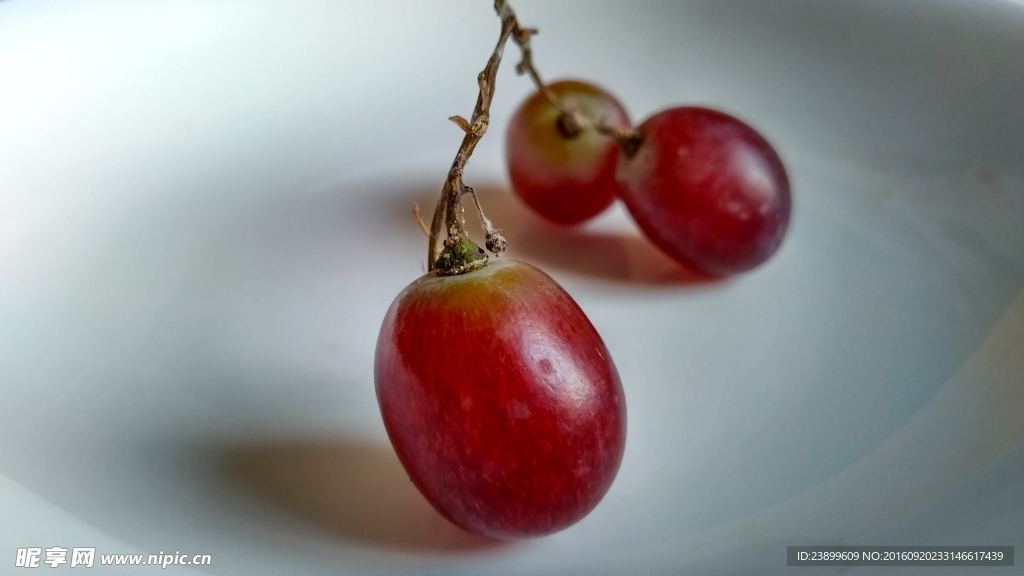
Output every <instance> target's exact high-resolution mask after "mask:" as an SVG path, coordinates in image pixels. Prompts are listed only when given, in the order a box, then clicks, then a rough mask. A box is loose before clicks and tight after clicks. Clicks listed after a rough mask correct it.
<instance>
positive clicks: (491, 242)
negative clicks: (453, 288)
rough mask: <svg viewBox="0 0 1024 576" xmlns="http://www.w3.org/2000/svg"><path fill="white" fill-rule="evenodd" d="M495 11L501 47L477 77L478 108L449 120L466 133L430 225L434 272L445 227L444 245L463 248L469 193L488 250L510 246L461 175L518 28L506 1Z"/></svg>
mask: <svg viewBox="0 0 1024 576" xmlns="http://www.w3.org/2000/svg"><path fill="white" fill-rule="evenodd" d="M494 11H495V12H497V13H498V16H499V17H500V18H501V34H500V35H499V36H498V44H497V45H496V46H495V47H494V52H492V53H491V57H490V58H489V59H488V60H487V65H486V66H484V69H483V70H482V71H481V72H480V73H479V74H477V77H476V82H477V85H478V86H479V88H480V93H479V95H478V96H477V99H476V107H475V108H474V109H473V115H472V116H471V117H470V119H469V120H466V119H465V118H463V117H461V116H452V117H451V118H450V120H451V121H452V122H454V123H455V124H456V125H458V126H459V128H461V129H462V131H463V132H465V136H463V138H462V144H460V145H459V151H458V153H457V154H456V155H455V160H454V161H453V162H452V167H451V169H449V170H448V178H447V179H446V180H445V183H444V187H443V188H442V189H441V198H440V199H438V201H437V207H436V208H435V209H434V218H433V221H432V222H431V224H430V240H429V242H430V245H429V247H428V249H427V267H428V270H433V269H434V268H435V266H436V263H437V259H438V256H439V255H440V253H441V246H440V244H441V243H440V242H439V240H440V238H441V230H442V227H444V228H445V229H447V237H446V238H445V240H444V246H445V247H447V248H454V247H456V246H459V245H460V241H461V240H462V237H463V236H464V235H465V234H466V217H465V214H464V212H465V210H464V208H463V205H462V197H463V196H464V195H466V194H470V195H472V197H473V200H474V203H475V204H476V206H477V213H478V215H479V216H480V221H481V222H482V223H483V225H484V234H485V235H486V245H487V248H488V250H491V251H492V252H493V253H494V254H501V252H503V251H504V250H505V248H506V247H507V246H508V243H507V242H506V241H505V239H504V238H503V237H502V236H501V234H499V233H498V231H497V230H495V229H494V227H493V226H492V225H491V222H490V220H488V219H487V217H486V216H485V215H484V212H483V209H482V208H480V201H479V199H478V198H477V197H476V193H475V192H474V191H473V189H472V188H470V187H469V186H466V185H465V184H464V183H463V181H462V173H463V172H464V171H465V170H466V163H467V162H468V161H469V157H470V156H472V155H473V150H474V149H476V145H477V143H479V142H480V139H481V138H483V136H484V133H486V132H487V125H488V123H489V122H490V119H491V100H492V99H493V98H494V83H495V78H496V77H497V75H498V65H499V64H501V56H502V54H503V53H504V51H505V44H506V43H507V42H508V39H509V37H511V36H512V34H513V33H514V32H515V30H516V29H518V28H519V22H518V21H517V20H516V15H515V12H513V11H512V8H510V7H509V5H508V4H507V3H506V2H505V0H494Z"/></svg>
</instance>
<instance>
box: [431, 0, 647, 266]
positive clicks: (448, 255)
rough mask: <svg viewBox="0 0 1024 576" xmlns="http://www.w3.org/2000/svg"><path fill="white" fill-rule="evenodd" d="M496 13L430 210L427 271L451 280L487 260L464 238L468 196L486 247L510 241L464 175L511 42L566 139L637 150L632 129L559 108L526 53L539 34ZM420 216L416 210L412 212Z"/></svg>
mask: <svg viewBox="0 0 1024 576" xmlns="http://www.w3.org/2000/svg"><path fill="white" fill-rule="evenodd" d="M494 11H495V12H497V13H498V17H499V18H501V34H500V35H499V36H498V43H497V45H496V46H495V47H494V52H492V53H491V57H490V58H489V59H488V60H487V65H486V66H484V69H483V70H482V71H481V72H480V73H479V74H478V75H477V77H476V81H477V85H478V86H479V88H480V93H479V95H478V96H477V99H476V106H475V107H474V109H473V115H472V116H471V117H470V119H469V120H466V119H465V118H463V117H462V116H452V117H451V118H449V120H451V121H452V122H454V123H455V124H456V125H458V126H459V128H461V129H462V131H463V132H464V133H465V136H464V137H463V138H462V144H460V145H459V151H458V153H457V154H456V155H455V160H454V161H453V162H452V167H451V169H449V170H448V178H447V179H446V180H445V183H444V187H443V188H442V189H441V197H440V198H439V199H438V201H437V206H436V207H435V209H434V217H433V220H432V221H431V225H430V239H429V243H430V244H429V247H428V250H427V266H428V270H435V269H436V271H437V273H438V274H442V275H453V274H462V273H464V272H468V271H470V270H474V269H476V268H479V267H481V266H483V265H485V264H486V263H487V256H486V255H485V254H484V253H483V250H481V249H480V248H479V247H478V246H476V244H474V243H473V242H472V241H471V240H469V238H468V236H467V235H466V229H465V228H466V217H465V210H464V207H463V203H462V198H463V196H465V195H467V194H469V195H470V197H471V198H472V199H473V204H474V207H475V208H476V211H477V215H478V216H479V218H480V223H481V224H482V225H483V228H484V235H485V238H484V240H485V246H486V247H487V249H488V250H490V251H491V252H492V253H494V254H495V255H500V254H501V253H502V252H504V251H505V249H506V248H507V247H508V242H506V241H505V238H504V237H502V235H501V234H499V233H498V231H497V230H496V229H495V228H494V226H493V225H492V224H491V221H490V220H489V219H488V218H487V216H486V215H485V214H484V211H483V208H482V207H481V206H480V199H479V198H478V197H477V195H476V192H475V191H474V190H473V189H472V188H471V187H469V186H467V185H466V184H465V183H464V182H463V181H462V174H463V172H464V171H465V169H466V163H467V162H468V161H469V158H470V156H472V155H473V150H474V149H476V145H477V144H478V143H479V142H480V140H481V139H482V138H483V136H484V133H486V132H487V126H488V124H489V123H490V110H491V100H492V99H493V98H494V84H495V79H496V78H497V75H498V66H499V65H500V64H501V57H502V54H503V53H504V51H505V44H506V43H507V42H508V40H509V38H511V39H512V40H513V41H514V42H515V43H516V44H517V45H518V46H519V49H520V52H521V53H522V59H521V60H520V61H519V64H517V65H516V72H517V73H518V74H523V73H526V74H528V75H529V76H530V78H531V79H532V80H533V82H534V84H536V86H537V89H538V90H540V92H541V93H542V94H544V96H545V98H547V100H548V101H549V102H551V104H552V105H553V106H554V107H555V108H556V109H558V111H559V112H561V113H562V115H561V118H560V119H559V122H560V124H561V126H560V127H561V129H562V131H563V133H565V134H566V136H567V137H572V136H574V135H575V134H578V133H579V132H580V131H583V130H587V129H591V128H593V129H595V130H597V131H599V132H601V133H602V134H605V135H607V136H610V137H612V138H614V139H615V140H617V141H618V142H619V144H620V145H621V146H622V147H623V148H624V149H626V150H630V149H633V148H635V147H636V145H637V136H636V133H635V132H634V131H633V130H632V129H631V128H622V127H615V126H610V125H608V124H606V123H605V121H604V120H603V119H598V120H595V119H592V118H588V117H586V116H585V115H583V114H581V113H580V112H578V111H576V110H574V109H572V108H569V107H567V106H565V105H563V104H562V103H561V102H559V100H558V99H557V98H556V97H555V95H554V94H553V93H552V92H551V90H549V89H548V87H547V86H545V85H544V82H543V81H542V80H541V78H540V74H538V72H537V69H536V68H535V67H534V65H533V52H532V50H531V48H530V37H531V36H533V35H534V34H536V33H537V30H535V29H532V28H523V27H522V26H521V25H520V24H519V21H518V20H517V19H516V15H515V12H513V11H512V8H511V7H510V6H509V5H508V3H507V2H506V0H494ZM415 210H416V213H417V214H418V208H416V209H415ZM442 230H446V231H447V235H446V237H445V239H444V242H443V245H444V248H443V249H442V248H441V244H442V242H441V241H440V240H441V233H442Z"/></svg>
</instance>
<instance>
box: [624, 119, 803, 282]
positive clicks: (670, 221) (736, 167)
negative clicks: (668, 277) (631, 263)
mask: <svg viewBox="0 0 1024 576" xmlns="http://www.w3.org/2000/svg"><path fill="white" fill-rule="evenodd" d="M637 131H638V135H639V146H638V147H637V148H636V149H635V151H633V152H632V153H631V154H625V153H624V154H622V155H621V156H620V158H619V164H618V167H617V170H616V179H617V181H618V184H619V194H620V196H621V198H622V200H623V201H624V202H625V204H626V207H627V208H628V209H629V212H630V214H631V215H632V216H633V219H634V220H636V222H637V224H638V225H639V226H640V228H641V229H642V230H643V231H644V233H645V234H646V235H647V237H648V238H650V239H651V241H653V242H654V244H656V245H657V246H658V247H660V248H661V249H662V250H664V251H665V252H666V253H668V254H669V255H670V256H672V257H673V258H675V259H676V260H678V261H680V262H682V263H683V264H686V265H689V266H691V267H693V268H696V269H699V270H702V271H704V272H706V273H708V274H711V275H714V276H727V275H730V274H735V273H738V272H743V271H745V270H749V269H751V268H753V267H755V266H757V265H759V264H761V263H762V262H764V261H765V260H767V259H768V258H769V257H770V256H771V255H772V254H773V253H774V252H775V251H776V249H777V248H778V247H779V245H780V244H781V243H782V238H783V236H785V234H786V229H787V227H788V225H789V215H790V202H791V201H790V191H789V179H788V177H787V176H786V170H785V168H784V167H783V165H782V161H781V160H780V159H779V156H778V155H777V154H776V153H775V150H774V149H772V147H771V145H769V144H768V142H767V141H766V140H765V139H764V138H763V137H761V135H760V134H758V133H757V132H756V131H754V129H752V128H751V127H749V126H747V125H746V124H744V123H743V122H741V121H739V120H737V119H736V118H733V117H732V116H729V115H727V114H724V113H722V112H718V111H716V110H710V109H707V108H697V107H678V108H670V109H668V110H664V111H662V112H659V113H657V114H655V115H653V116H651V117H650V118H648V119H647V120H645V121H644V122H643V124H641V125H640V126H639V127H638V128H637Z"/></svg>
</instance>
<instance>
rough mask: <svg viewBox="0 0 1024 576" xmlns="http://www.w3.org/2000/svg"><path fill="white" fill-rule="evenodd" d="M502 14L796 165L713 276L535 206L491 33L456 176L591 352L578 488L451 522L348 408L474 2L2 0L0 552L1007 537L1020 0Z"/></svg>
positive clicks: (302, 555) (518, 95)
mask: <svg viewBox="0 0 1024 576" xmlns="http://www.w3.org/2000/svg"><path fill="white" fill-rule="evenodd" d="M512 6H513V7H514V8H515V9H516V10H517V11H518V13H519V15H520V18H521V20H522V21H523V23H524V24H526V25H529V26H536V27H538V28H540V30H541V34H540V35H539V36H537V37H536V39H535V41H534V48H535V52H536V54H535V59H536V63H537V65H538V67H539V69H540V71H541V73H542V74H544V75H546V77H547V78H549V79H555V78H559V77H565V76H575V77H583V78H589V79H593V80H594V81H596V82H598V83H600V84H603V85H605V86H607V87H608V88H609V89H610V90H612V91H613V92H615V93H616V94H617V95H618V96H619V97H620V99H621V100H622V101H623V103H624V104H625V105H626V107H627V109H629V110H630V112H631V114H632V115H633V117H634V118H636V119H637V120H639V119H641V118H643V117H645V116H647V115H648V114H650V113H653V112H654V111H657V110H658V109H660V108H663V107H667V106H670V105H674V104H683V103H687V104H703V105H710V106H714V107H717V108H721V109H723V110H726V111H728V112H731V113H733V114H735V115H737V116H739V117H741V118H743V119H745V120H747V121H748V122H749V123H751V124H752V125H754V126H755V127H757V128H758V129H759V130H760V131H761V132H762V133H764V134H765V135H766V136H767V137H768V139H769V140H771V141H772V142H773V143H774V144H775V145H776V147H777V149H778V150H779V152H780V154H781V156H782V157H783V159H784V161H785V162H786V163H787V166H788V168H789V170H790V176H791V179H792V182H793V193H794V214H793V223H792V226H791V228H790V231H789V234H788V236H787V239H786V241H785V242H784V244H783V246H782V248H781V250H780V251H779V253H778V254H777V255H776V256H775V257H774V258H773V259H772V260H771V261H769V262H768V263H767V264H766V265H765V266H763V267H761V268H760V269H757V270H755V271H753V272H751V273H749V274H746V275H743V276H741V277H738V278H734V279H730V280H728V281H721V282H699V281H696V280H695V279H694V277H693V276H692V275H691V274H688V273H687V272H685V271H683V270H681V269H680V268H678V267H677V266H676V265H674V264H673V263H672V262H671V261H670V260H668V259H667V258H666V257H664V256H662V255H661V254H659V253H658V252H657V251H656V250H655V249H654V248H653V247H651V246H650V245H649V244H648V243H647V242H646V241H645V240H644V239H643V238H642V237H641V236H640V235H639V234H638V233H637V232H636V230H635V228H634V226H633V224H632V223H631V221H630V220H629V217H628V215H627V214H626V213H625V212H624V210H623V209H622V208H621V207H615V208H613V209H611V210H610V211H609V212H607V213H606V214H604V215H602V216H601V217H599V218H598V219H597V220H595V221H593V222H592V223H590V224H588V225H587V226H585V227H582V228H579V229H574V230H562V229H557V228H553V227H551V226H547V225H545V224H543V223H541V222H539V221H538V220H537V219H536V217H534V216H532V215H531V214H530V213H528V212H527V211H526V210H525V209H524V208H523V207H522V206H521V205H520V204H519V203H518V202H517V201H516V200H515V199H514V198H513V197H511V195H510V193H509V192H508V188H507V186H508V185H507V178H506V175H505V173H504V168H503V163H502V153H503V150H502V135H503V130H504V123H505V122H507V119H508V118H509V116H510V114H511V112H512V110H513V109H514V107H515V106H516V105H517V104H518V102H519V101H520V100H521V99H522V98H523V97H524V96H525V95H526V94H528V93H529V92H530V90H531V87H530V84H529V82H528V80H527V79H526V78H521V77H517V76H516V75H515V74H514V72H513V70H512V69H513V65H514V63H515V61H516V60H517V59H518V53H517V50H516V49H515V48H514V47H511V46H510V47H509V48H508V50H507V51H506V61H505V63H504V66H503V68H502V71H501V73H500V75H499V80H498V91H497V96H496V100H495V103H494V107H493V110H492V114H493V116H492V124H491V132H490V133H489V134H488V135H487V137H486V138H485V139H484V141H483V143H482V144H481V146H480V148H479V150H478V152H477V154H476V155H474V157H473V159H472V161H471V162H470V165H469V169H468V171H467V176H466V178H467V182H468V183H469V184H471V185H473V186H475V187H476V188H477V189H478V190H479V191H480V192H481V196H482V200H483V202H484V205H485V208H486V209H488V212H489V215H490V217H491V219H492V220H494V221H495V223H496V225H497V226H498V227H500V228H502V229H504V231H505V232H506V235H507V237H508V239H509V242H510V244H511V248H510V250H509V253H508V254H509V256H510V257H513V258H518V259H522V260H527V261H530V262H533V263H535V264H537V265H538V266H540V267H542V268H543V269H545V270H546V271H547V272H548V273H549V274H551V275H552V276H553V277H554V278H555V279H557V280H558V281H559V282H561V283H562V284H563V285H564V286H565V287H566V288H567V289H568V290H569V292H570V293H571V294H573V296H574V297H575V298H576V299H577V301H578V302H579V304H580V305H581V306H582V308H583V309H584V310H585V311H586V312H587V314H588V315H589V316H590V318H591V320H592V321H593V322H594V324H595V326H596V327H597V328H598V330H599V331H600V332H601V333H602V335H603V336H604V338H605V341H606V343H607V345H608V348H609V350H610V351H611V352H612V354H613V355H614V359H615V362H616V364H617V366H618V368H619V371H620V374H621V376H622V380H623V384H624V387H625V390H626V397H627V405H628V410H629V432H628V441H627V446H626V456H625V459H624V461H623V464H622V468H621V471H620V473H619V476H618V478H617V480H616V482H615V484H614V485H613V487H612V489H611V491H610V492H609V493H608V495H607V496H606V498H605V499H604V501H603V502H602V503H601V504H600V505H599V506H598V508H597V509H596V510H595V511H594V512H593V513H592V514H591V515H589V516H588V517H587V518H585V519H584V520H583V521H581V522H580V523H579V524H577V525H575V526H573V527H572V528H570V529H568V530H566V531H564V532H561V533H559V534H556V535H553V536H550V537H547V538H543V539H539V540H534V541H526V542H517V543H493V542H488V541H485V540H481V539H477V538H474V537H471V536H469V535H467V534H464V533H462V532H460V531H458V530H457V529H455V528H453V527H451V526H449V525H448V524H447V523H446V522H445V521H444V520H443V519H441V518H440V516H438V515H437V514H436V513H435V512H434V511H433V510H432V509H431V508H430V507H429V505H427V504H426V503H425V501H424V500H423V499H422V497H420V495H419V494H418V493H417V492H416V490H415V488H414V487H413V486H412V484H411V483H410V482H409V481H408V479H407V477H406V476H405V474H404V472H403V470H402V469H401V466H400V465H399V464H398V461H397V459H396V458H395V456H394V453H393V451H392V449H391V447H390V444H389V443H388V440H387V437H386V435H385V433H384V429H383V425H382V423H381V421H380V416H379V412H378V411H377V405H376V399H375V396H374V389H373V376H372V360H373V351H374V345H375V340H376V335H377V331H378V329H379V327H380V321H381V319H382V318H383V316H384V312H385V310H386V309H387V307H388V305H389V304H390V302H391V300H392V298H394V296H395V295H397V294H398V292H399V291H400V290H401V289H402V288H403V287H404V286H405V285H406V284H408V283H409V282H411V281H412V280H413V279H415V278H416V277H417V276H418V275H419V274H421V273H422V271H423V270H424V260H425V248H426V241H425V239H424V238H423V237H422V236H421V235H420V232H419V230H418V228H417V226H416V224H415V222H414V220H413V219H412V217H411V215H410V210H409V208H410V206H411V204H412V203H413V202H419V203H420V204H421V205H422V206H424V207H425V208H427V207H431V206H433V203H434V201H435V199H436V197H437V194H438V192H439V189H440V185H441V183H442V181H443V178H444V176H445V174H446V171H447V167H448V165H449V164H450V162H451V159H452V157H453V156H454V152H455V150H456V148H457V146H458V142H459V140H460V132H459V131H458V129H457V128H455V127H454V126H452V125H451V124H450V123H449V122H448V121H447V118H448V117H449V116H451V115H454V114H461V115H465V116H468V115H469V114H470V112H471V110H472V106H473V103H474V101H475V98H476V91H475V90H476V86H475V75H476V73H477V72H478V71H479V70H480V69H481V68H482V67H483V64H484V62H485V61H486V59H487V57H488V55H489V54H490V51H491V50H492V48H493V45H494V41H495V39H496V37H497V30H498V20H497V18H496V17H495V16H494V14H493V13H492V11H491V6H490V2H485V1H482V0H481V1H476V2H470V1H468V0H466V1H461V2H430V3H425V2H391V3H377V2H365V3H354V2H340V3H339V2H326V1H314V0H308V1H302V2H274V1H270V0H263V1H254V2H217V3H208V2H194V1H185V0H169V1H165V2H161V3H158V4H153V3H137V2H136V3H131V2H117V1H113V0H109V1H108V0H87V1H81V2H75V3H66V2H56V1H47V0H36V1H32V2H29V1H27V0H8V1H7V2H0V78H2V81H0V82H2V84H3V89H2V90H0V393H2V396H0V398H2V399H0V436H2V437H3V438H4V442H3V443H0V510H2V514H0V517H2V519H0V528H2V529H0V566H7V567H8V568H3V569H2V570H0V572H3V573H7V572H6V571H7V570H9V569H10V568H9V567H11V566H13V563H14V560H15V558H14V557H15V554H16V550H17V549H18V548H25V547H42V548H49V547H53V546H59V547H63V548H74V547H95V548H96V551H97V558H96V563H97V564H99V562H100V559H99V555H100V554H135V553H138V554H144V555H146V556H147V557H148V555H150V554H157V553H160V554H175V555H179V554H186V555H189V556H191V555H193V554H209V555H210V556H211V559H212V564H211V565H209V566H204V567H202V568H201V570H192V571H188V573H190V574H200V573H206V574H211V575H236V574H237V575H243V574H244V575H258V574H292V573H294V574H311V575H315V574H368V573H375V574H376V573H380V574H446V575H453V574H454V575H457V574H525V573H530V574H562V575H564V574H588V575H589V574H623V573H634V574H662V573H663V574H678V573H700V574H739V573H744V574H745V573H757V574H784V573H787V574H788V573H789V571H790V570H792V569H789V568H787V567H786V566H785V562H786V561H785V547H786V546H787V545H800V544H865V545H867V544H879V545H884V544H892V545H896V544H900V545H911V544H917V545H947V544H948V545H954V544H964V545H982V544H985V545H1014V546H1016V547H1017V551H1018V553H1021V552H1024V348H1022V346H1024V344H1022V343H1024V291H1022V288H1024V66H1022V63H1024V4H1021V3H1016V2H1009V1H995V0H988V1H978V2H959V1H942V0H937V1H929V2H925V1H906V2H899V3H894V2H888V1H883V0H868V1H862V2H845V3H840V2H828V3H824V2H815V1H811V0H803V1H792V0H780V1H777V2H770V3H768V2H757V1H755V0H744V1H731V2H719V1H712V0H704V1H693V2H676V3H657V2H651V3H646V2H644V3H637V2H628V3H625V2H597V1H591V2H581V1H580V2H555V3H552V2H541V1H539V0H521V1H515V2H513V3H512ZM1017 564H1018V567H1017V568H1012V569H1010V570H1017V571H1021V568H1020V567H1019V566H1020V565H1021V564H1022V562H1020V561H1019V560H1018V562H1017ZM61 569H64V570H71V568H70V567H69V566H68V565H64V566H62V567H61ZM174 569H178V570H180V571H182V572H185V571H186V570H185V569H184V568H182V567H177V566H172V567H169V568H168V570H172V572H173V571H174ZM101 570H102V572H100V573H111V574H120V573H124V574H133V573H137V572H138V569H137V568H132V567H113V566H106V567H103V568H102V569H101ZM858 570H860V571H861V572H863V573H864V574H872V573H886V574H890V573H892V574H919V573H920V574H924V573H927V572H926V570H929V569H927V568H885V569H878V568H875V569H871V568H860V569H858ZM971 570H974V571H976V572H977V573H986V574H987V573H988V572H987V570H988V569H985V568H975V569H966V570H964V571H962V572H959V573H961V574H968V573H973V572H971Z"/></svg>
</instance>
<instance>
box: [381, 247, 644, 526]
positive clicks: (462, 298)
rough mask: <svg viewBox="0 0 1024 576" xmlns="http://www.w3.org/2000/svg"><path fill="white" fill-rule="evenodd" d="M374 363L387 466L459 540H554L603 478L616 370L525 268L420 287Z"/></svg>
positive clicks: (590, 501)
mask: <svg viewBox="0 0 1024 576" xmlns="http://www.w3.org/2000/svg"><path fill="white" fill-rule="evenodd" d="M374 363H375V367H374V380H375V382H376V389H377V400H378V402H379V404H380V409H381V414H382V415H383V418H384V425H385V428H386V429H387V432H388V436H389V437H390V439H391V442H392V444H393V445H394V447H395V451H396V452H397V453H398V457H399V459H400V460H401V462H402V464H403V465H404V466H405V469H406V471H407V472H408V473H409V475H410V477H411V478H412V481H413V483H414V484H415V485H416V486H417V487H418V488H419V490H420V491H421V492H422V493H423V495H424V496H425V497H426V498H427V500H429V501H430V503H431V504H432V505H433V506H434V507H435V508H436V509H437V510H438V511H439V512H440V513H441V514H443V515H444V516H445V517H447V518H448V519H449V520H451V521H452V522H454V523H455V524H457V525H458V526H461V527H463V528H465V529H466V530H469V531H471V532H475V533H478V534H482V535H486V536H490V537H495V538H521V537H529V536H541V535H544V534H549V533H552V532H555V531H558V530H561V529H563V528H566V527H567V526H569V525H571V524H573V523H575V522H576V521H578V520H579V519H581V518H582V517H583V516H585V515H586V514H587V513H588V512H590V510H592V509H593V508H594V506H596V505H597V503H598V502H599V501H600V500H601V498H602V497H603V496H604V494H605V492H606V491H607V490H608V488H609V487H610V486H611V483H612V480H613V479H614V478H615V474H616V472H617V471H618V468H619V463H620V461H621V459H622V453H623V449H624V446H625V433H626V412H625V399H624V396H623V392H622V386H621V384H620V382H619V377H618V374H617V372H616V370H615V365H614V364H613V363H612V360H611V356H610V355H609V354H608V350H607V349H606V348H605V345H604V343H603V342H602V341H601V337H600V336H599V335H598V334H597V331H596V330H595V329H594V327H593V325H591V323H590V321H589V320H588V319H587V317H586V315H585V314H584V313H583V311H582V310H580V308H579V306H577V305H576V302H575V301H573V299H572V298H571V297H570V296H569V295H568V294H567V293H566V292H565V290H563V289H562V288H561V286H559V285H558V284H557V283H556V282H555V281H554V280H552V279H551V278H550V277H549V276H547V275H546V274H544V273H543V272H541V271H540V270H538V269H536V268H534V267H533V266H530V265H529V264H524V263H521V262H515V261H510V260H501V261H497V262H491V263H489V264H488V265H486V266H484V267H483V268H481V269H479V270H475V271H472V272H468V273H465V274H460V275H456V276H437V275H435V274H433V273H428V274H427V275H425V276H422V277H421V278H419V279H418V280H416V281H415V282H413V283H412V284H410V285H409V286H408V287H407V288H406V289H405V290H404V291H403V292H402V293H401V294H399V295H398V297H397V298H396V299H395V301H394V303H393V304H392V305H391V308H390V309H389V310H388V313H387V316H386V317H385V319H384V324H383V326H382V328H381V332H380V336H379V338H378V340H377V352H376V358H375V361H374Z"/></svg>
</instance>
